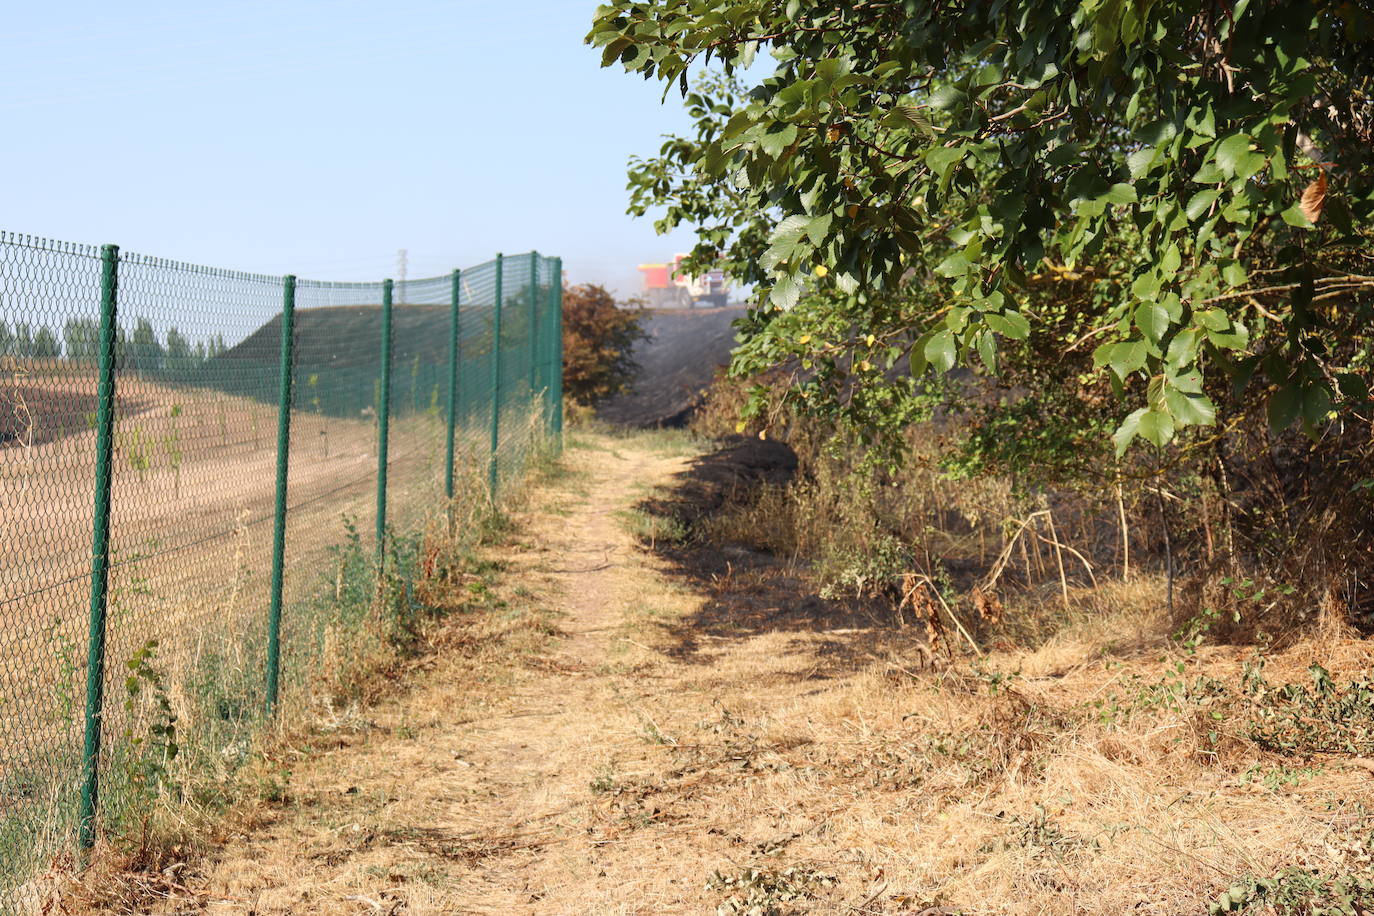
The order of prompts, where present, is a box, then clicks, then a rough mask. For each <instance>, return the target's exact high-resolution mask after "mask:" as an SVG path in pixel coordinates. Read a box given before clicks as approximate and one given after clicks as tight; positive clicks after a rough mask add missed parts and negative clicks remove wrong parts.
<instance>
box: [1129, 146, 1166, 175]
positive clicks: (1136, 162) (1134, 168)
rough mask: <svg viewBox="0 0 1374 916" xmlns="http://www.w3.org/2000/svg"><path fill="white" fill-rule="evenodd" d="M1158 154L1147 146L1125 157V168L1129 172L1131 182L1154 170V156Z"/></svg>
mask: <svg viewBox="0 0 1374 916" xmlns="http://www.w3.org/2000/svg"><path fill="white" fill-rule="evenodd" d="M1158 153H1159V151H1158V150H1156V149H1155V148H1154V147H1152V146H1147V147H1145V148H1144V149H1139V150H1136V151H1135V152H1134V153H1131V154H1130V155H1129V156H1127V157H1126V168H1127V169H1128V170H1129V171H1130V173H1131V178H1132V180H1134V179H1137V178H1144V177H1145V176H1146V175H1148V174H1150V170H1151V169H1152V168H1154V164H1155V156H1157V155H1158Z"/></svg>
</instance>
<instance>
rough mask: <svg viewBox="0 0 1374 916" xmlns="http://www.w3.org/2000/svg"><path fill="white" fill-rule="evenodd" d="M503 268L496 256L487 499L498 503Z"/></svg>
mask: <svg viewBox="0 0 1374 916" xmlns="http://www.w3.org/2000/svg"><path fill="white" fill-rule="evenodd" d="M501 268H502V257H501V255H499V254H498V255H497V256H496V299H495V306H494V307H493V313H492V318H491V442H490V444H489V448H490V449H491V454H490V455H489V456H488V457H487V498H488V499H490V500H491V501H492V502H493V503H494V502H496V484H497V477H498V476H499V474H500V468H499V467H498V465H497V450H498V449H499V448H500V447H501V295H502V293H501Z"/></svg>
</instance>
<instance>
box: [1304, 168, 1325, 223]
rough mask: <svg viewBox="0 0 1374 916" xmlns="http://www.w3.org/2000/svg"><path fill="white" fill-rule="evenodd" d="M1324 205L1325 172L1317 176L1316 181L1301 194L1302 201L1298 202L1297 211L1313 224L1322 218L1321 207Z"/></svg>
mask: <svg viewBox="0 0 1374 916" xmlns="http://www.w3.org/2000/svg"><path fill="white" fill-rule="evenodd" d="M1325 205H1326V172H1324V171H1323V172H1322V173H1321V174H1320V175H1318V176H1317V180H1316V181H1314V182H1312V183H1311V184H1309V185H1308V186H1307V187H1306V188H1304V189H1303V192H1302V200H1301V201H1299V202H1298V209H1299V210H1301V211H1302V215H1303V216H1305V217H1307V219H1308V220H1309V221H1310V222H1313V223H1315V222H1316V221H1317V220H1319V219H1321V218H1322V207H1324V206H1325Z"/></svg>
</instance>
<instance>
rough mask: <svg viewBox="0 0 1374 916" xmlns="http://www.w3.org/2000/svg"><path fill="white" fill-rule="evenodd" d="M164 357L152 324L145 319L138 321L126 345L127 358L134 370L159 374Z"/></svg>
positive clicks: (163, 351)
mask: <svg viewBox="0 0 1374 916" xmlns="http://www.w3.org/2000/svg"><path fill="white" fill-rule="evenodd" d="M166 355H167V354H166V351H165V350H163V348H162V342H161V341H159V340H158V337H157V332H156V331H154V330H153V326H152V324H151V323H150V322H149V321H148V319H147V318H140V319H138V321H137V322H136V323H135V324H134V333H133V334H132V335H131V336H130V338H129V343H128V357H129V360H130V361H131V362H132V363H133V365H134V368H135V369H136V370H138V371H139V372H160V371H162V364H163V360H164V358H165V357H166Z"/></svg>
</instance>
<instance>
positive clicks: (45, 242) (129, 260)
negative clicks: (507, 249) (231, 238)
mask: <svg viewBox="0 0 1374 916" xmlns="http://www.w3.org/2000/svg"><path fill="white" fill-rule="evenodd" d="M0 247H10V248H27V249H30V250H33V251H45V252H52V253H55V254H66V255H75V256H77V257H85V258H91V259H92V260H99V259H100V256H101V248H100V246H98V245H87V244H84V243H81V242H64V241H61V240H58V239H49V238H44V237H42V236H37V235H28V234H25V233H21V232H10V231H8V230H3V229H0ZM531 255H537V252H534V251H527V252H522V253H520V254H511V255H505V256H504V260H506V261H515V260H519V259H526V258H529V257H530V256H531ZM537 256H538V257H539V259H540V261H541V262H551V261H552V260H553V259H552V258H549V257H547V256H544V255H537ZM119 259H120V261H121V262H122V263H125V264H130V265H137V266H141V267H149V268H156V269H159V270H169V271H177V272H179V273H187V274H194V275H197V276H205V277H217V278H220V279H227V280H239V281H246V282H253V283H274V284H280V283H282V282H283V281H284V280H285V279H286V276H287V275H286V274H265V273H255V272H252V271H243V270H233V269H231V268H226V267H211V266H209V265H205V264H193V263H190V262H188V261H178V260H175V259H172V258H163V257H158V256H156V255H149V254H142V253H140V252H136V251H125V250H121V251H120V253H119ZM495 267H496V259H495V258H492V259H489V260H486V261H483V262H481V263H480V264H474V265H472V266H471V267H465V268H461V271H460V272H461V273H472V274H481V273H483V272H484V271H490V270H493V269H495ZM451 277H452V272H449V273H444V274H439V275H437V276H433V277H416V278H413V279H408V280H406V281H405V286H406V287H409V288H412V289H416V288H419V287H423V286H426V285H430V284H439V283H448V282H449V281H450V279H451ZM296 282H297V286H303V287H309V288H313V289H337V290H365V289H369V288H376V289H379V290H380V288H381V285H382V281H380V280H356V281H350V280H311V279H298V280H297V281H296ZM398 285H399V284H398Z"/></svg>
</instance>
